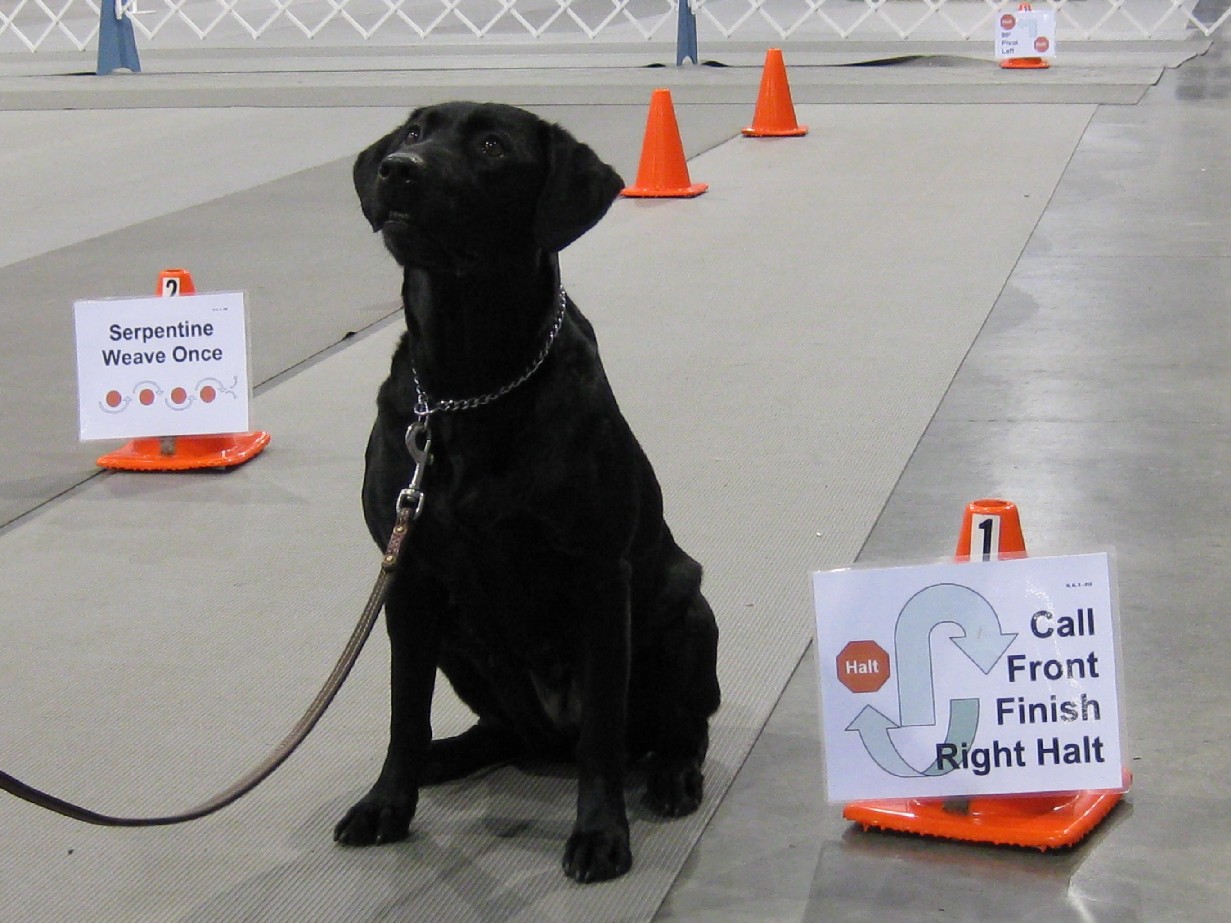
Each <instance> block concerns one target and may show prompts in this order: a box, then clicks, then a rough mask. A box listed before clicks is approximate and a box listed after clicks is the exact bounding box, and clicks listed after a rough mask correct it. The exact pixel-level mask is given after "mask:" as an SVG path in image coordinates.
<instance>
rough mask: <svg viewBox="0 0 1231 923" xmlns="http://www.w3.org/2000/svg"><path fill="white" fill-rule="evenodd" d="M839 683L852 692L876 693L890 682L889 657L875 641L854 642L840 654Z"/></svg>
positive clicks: (837, 664) (837, 665)
mask: <svg viewBox="0 0 1231 923" xmlns="http://www.w3.org/2000/svg"><path fill="white" fill-rule="evenodd" d="M836 667H837V670H838V682H840V683H841V684H842V685H843V686H845V687H846V688H847V689H849V690H850V691H851V692H876V691H877V690H878V689H880V687H881V686H883V685H885V683H886V682H888V681H889V655H888V654H887V653H885V649H884V648H883V647H881V646H880V645H879V644H877V643H876V642H875V641H852V642H851V643H850V644H848V645H847V646H846V647H844V648H842V652H841V653H840V654H838V657H837V662H836Z"/></svg>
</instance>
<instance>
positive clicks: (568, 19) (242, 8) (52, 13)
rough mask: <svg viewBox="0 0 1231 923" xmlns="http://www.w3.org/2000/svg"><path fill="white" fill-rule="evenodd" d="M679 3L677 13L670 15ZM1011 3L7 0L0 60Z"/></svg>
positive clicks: (1146, 18) (935, 15)
mask: <svg viewBox="0 0 1231 923" xmlns="http://www.w3.org/2000/svg"><path fill="white" fill-rule="evenodd" d="M680 2H683V3H685V6H684V7H683V8H682V9H681V7H680ZM1016 5H1017V0H5V2H4V3H3V4H0V53H2V52H13V51H18V52H19V51H29V52H37V51H41V50H47V51H54V50H59V51H63V50H70V49H71V50H76V51H82V50H84V49H86V48H87V47H89V46H91V45H92V44H93V43H94V42H95V41H96V40H97V37H98V33H99V21H100V15H101V14H102V12H103V10H104V9H106V10H108V11H109V12H113V13H115V14H116V15H117V16H122V17H126V18H127V19H128V20H129V21H131V23H132V25H133V28H134V31H135V33H136V35H137V36H138V37H139V38H140V39H141V44H142V45H143V46H146V47H153V48H185V47H196V46H202V45H208V46H212V47H237V46H238V47H242V46H247V45H252V44H254V43H256V42H257V41H258V40H259V43H260V44H261V45H262V46H274V47H281V46H296V45H298V46H303V45H307V44H316V45H322V44H323V45H335V44H336V45H348V44H350V45H354V44H368V45H388V46H405V45H408V44H416V43H429V42H430V43H439V44H471V43H488V44H507V45H516V44H521V43H524V42H527V41H529V42H536V41H540V42H542V41H557V42H559V41H572V42H576V41H589V42H596V41H604V42H651V41H661V42H669V41H671V38H672V36H673V33H674V32H675V31H676V30H677V28H678V29H679V32H680V34H681V35H683V34H684V28H683V26H684V24H685V23H686V22H687V23H689V24H690V25H691V26H692V27H693V28H695V27H696V26H697V25H699V26H700V28H701V30H702V33H703V35H704V37H705V40H706V41H715V40H716V41H722V40H743V41H761V40H768V41H773V42H781V41H785V40H787V39H799V40H813V41H832V40H835V39H838V40H843V39H851V40H867V41H884V40H901V39H921V40H933V41H935V40H954V39H960V40H976V41H984V40H990V39H989V38H988V37H989V35H991V31H992V29H993V23H994V22H995V20H996V18H997V17H999V16H1000V14H1001V13H1002V12H1004V11H1006V10H1012V9H1015V8H1016ZM1036 6H1037V8H1039V9H1046V8H1051V9H1053V10H1054V11H1055V12H1056V24H1057V29H1058V31H1059V33H1060V35H1061V37H1062V38H1064V39H1077V40H1083V39H1103V40H1110V39H1114V40H1126V39H1127V40H1132V39H1160V38H1163V39H1166V38H1172V39H1178V38H1183V37H1184V36H1185V35H1188V34H1191V33H1193V32H1199V33H1201V34H1204V35H1206V36H1209V35H1211V34H1212V33H1213V32H1214V31H1215V30H1216V29H1218V28H1219V27H1220V26H1222V24H1223V23H1224V22H1226V20H1227V19H1228V17H1231V7H1228V6H1226V4H1225V3H1223V2H1222V0H1054V2H1046V0H1044V2H1040V3H1038V4H1036Z"/></svg>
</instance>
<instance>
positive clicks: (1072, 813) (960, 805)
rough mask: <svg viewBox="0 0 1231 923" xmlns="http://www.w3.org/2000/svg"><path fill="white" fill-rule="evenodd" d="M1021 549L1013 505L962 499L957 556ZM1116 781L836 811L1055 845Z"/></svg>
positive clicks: (1091, 820)
mask: <svg viewBox="0 0 1231 923" xmlns="http://www.w3.org/2000/svg"><path fill="white" fill-rule="evenodd" d="M972 551H973V552H974V553H973V554H972ZM1025 554H1026V542H1025V539H1024V538H1023V537H1022V526H1021V518H1020V517H1019V515H1018V512H1017V507H1016V505H1014V504H1012V503H1010V502H1009V501H1007V500H995V499H984V500H975V501H973V502H971V503H969V504H967V506H966V513H965V516H964V517H963V520H962V531H961V532H960V533H959V534H958V540H957V557H958V559H959V560H971V559H972V558H973V559H975V560H980V559H981V560H984V561H988V560H992V559H993V558H997V559H1004V558H1018V557H1024V556H1025ZM1122 779H1123V785H1124V789H1123V791H1109V792H1102V791H1083V792H1055V793H1050V794H1044V795H979V796H974V797H969V798H902V799H885V800H878V801H855V802H852V803H851V804H848V805H847V806H846V807H845V808H843V810H842V816H843V817H845V818H846V819H847V820H850V821H854V822H855V823H857V824H861V825H862V826H863V828H864V829H865V830H866V829H868V828H869V827H876V828H877V829H881V830H895V831H897V832H899V833H916V834H920V835H922V836H936V837H942V838H944V839H949V840H966V841H969V842H975V843H993V844H995V845H998V846H1026V847H1033V848H1035V849H1041V850H1048V849H1057V848H1059V847H1063V846H1073V845H1075V844H1076V843H1078V842H1080V841H1081V840H1082V839H1083V838H1084V837H1085V836H1086V835H1087V834H1088V833H1090V831H1091V830H1093V829H1094V828H1095V827H1097V826H1098V825H1099V823H1100V822H1101V821H1102V820H1103V818H1105V817H1106V816H1107V815H1108V814H1110V813H1111V809H1112V808H1114V807H1115V806H1116V804H1118V803H1119V801H1120V799H1121V798H1122V797H1123V795H1124V792H1126V791H1128V789H1129V786H1130V785H1132V780H1133V776H1132V773H1131V772H1129V771H1128V770H1127V769H1125V770H1123V775H1122Z"/></svg>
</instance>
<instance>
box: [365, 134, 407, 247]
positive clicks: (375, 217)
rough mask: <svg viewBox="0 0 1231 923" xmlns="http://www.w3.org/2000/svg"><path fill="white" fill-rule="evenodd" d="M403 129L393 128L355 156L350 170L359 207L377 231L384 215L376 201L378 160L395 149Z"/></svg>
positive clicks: (382, 222)
mask: <svg viewBox="0 0 1231 923" xmlns="http://www.w3.org/2000/svg"><path fill="white" fill-rule="evenodd" d="M404 130H405V127H404V126H399V127H397V128H395V129H393V131H391V132H389V134H387V135H385V136H384V137H383V138H381V139H380V140H379V141H377V142H376V143H375V144H372V145H370V146H369V147H368V148H367V149H366V150H364V151H363V152H362V153H360V155H359V156H358V157H356V158H355V166H354V169H353V170H352V174H353V176H354V179H355V192H357V193H358V194H359V207H360V208H362V209H363V217H365V218H367V219H368V223H369V224H371V225H372V230H373V231H379V230H380V228H381V225H382V224H384V216H383V215H381V214H380V209H379V207H378V206H377V202H376V174H377V171H378V170H379V169H380V162H381V161H382V160H384V159H385V158H386V157H387V156H388V155H389V154H392V153H393V152H394V151H395V150H397V147H398V144H399V141H400V139H401V137H402V132H403V131H404Z"/></svg>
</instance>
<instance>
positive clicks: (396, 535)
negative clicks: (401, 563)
mask: <svg viewBox="0 0 1231 923" xmlns="http://www.w3.org/2000/svg"><path fill="white" fill-rule="evenodd" d="M406 447H407V448H408V449H409V450H410V455H411V459H412V461H413V462H414V466H415V467H414V472H413V474H412V475H411V479H410V484H409V485H408V486H407V487H406V488H405V489H404V490H403V491H402V492H401V493H400V494H399V495H398V500H397V518H396V519H395V520H394V525H393V534H392V535H391V536H390V538H389V544H388V545H387V546H386V547H385V555H384V557H383V558H382V559H381V562H380V574H379V575H378V576H377V578H376V584H375V586H373V587H372V593H371V595H370V596H369V597H368V602H367V605H366V606H364V607H363V612H362V613H361V614H360V616H359V622H358V624H357V625H356V626H355V630H354V631H353V632H352V633H351V636H350V639H349V640H348V641H347V642H346V647H345V648H344V649H343V650H342V655H341V656H340V657H339V658H338V662H337V663H336V664H335V665H334V668H333V671H332V672H331V673H330V674H329V676H328V678H327V679H326V680H325V684H324V685H323V686H322V687H321V691H320V692H318V693H317V695H316V698H315V699H313V700H312V703H311V704H310V705H309V706H308V709H307V711H305V712H304V715H303V717H302V718H300V719H299V721H298V722H297V723H296V724H295V726H294V727H293V728H291V731H290V733H288V734H287V735H286V737H284V738H283V739H282V741H281V743H279V744H278V745H277V746H276V747H274V749H273V750H272V751H271V752H270V754H269V755H268V756H267V757H265V759H264V760H263V761H262V762H261V763H259V764H258V765H257V766H256V767H255V768H253V769H252V770H251V771H250V772H248V773H247V774H246V775H244V776H243V777H241V778H240V779H238V780H237V781H236V782H234V783H233V784H232V785H230V786H229V787H227V788H225V789H223V790H222V791H220V792H218V794H216V795H214V796H213V797H212V798H210V799H209V800H208V801H204V802H202V803H201V804H199V805H197V806H196V807H193V808H189V809H188V810H186V811H182V812H180V813H178V814H167V815H163V816H158V817H114V816H112V815H109V814H100V813H98V812H97V811H91V810H90V809H89V808H83V807H81V806H80V805H76V804H73V803H72V802H69V801H65V800H64V799H63V798H57V797H56V796H55V795H49V794H47V792H44V791H40V790H39V789H37V788H35V787H34V786H32V785H27V784H26V783H25V782H22V781H21V780H20V779H16V778H14V777H13V776H11V775H9V774H8V773H6V772H0V789H2V790H4V791H6V792H8V793H9V794H10V795H16V796H17V797H18V798H21V799H22V800H24V801H28V802H30V803H31V804H35V805H38V806H39V807H40V808H46V809H47V810H48V811H54V812H55V813H56V814H63V815H64V816H65V817H71V818H72V819H73V820H79V821H83V822H84V823H87V824H95V825H97V826H100V827H165V826H168V825H170V824H182V823H184V822H186V821H190V820H196V819H197V818H199V817H205V816H206V815H208V814H213V813H214V812H216V811H219V810H221V809H222V808H225V807H226V806H227V805H229V804H232V803H233V802H235V801H238V800H239V799H240V798H242V797H243V796H244V795H246V794H248V792H250V791H252V790H253V789H254V788H256V787H257V786H258V785H260V784H261V783H262V782H264V781H265V780H266V779H267V778H269V776H270V775H272V774H273V772H274V770H275V769H277V768H278V767H279V766H281V765H282V764H283V763H284V762H286V760H287V758H288V757H289V756H290V755H291V754H292V753H294V752H295V751H296V750H297V749H298V748H299V745H300V744H301V743H303V742H304V739H305V738H306V737H307V736H308V734H309V733H310V732H311V731H312V729H313V728H314V727H316V723H317V722H318V721H319V720H320V719H321V716H322V715H324V714H325V710H326V709H327V708H329V705H330V703H332V702H333V700H334V697H335V696H336V695H337V694H338V690H339V689H341V688H342V683H344V682H345V681H346V677H347V676H348V675H349V674H350V671H351V668H352V667H354V665H355V661H356V660H358V659H359V652H360V651H361V650H363V645H364V643H365V642H366V641H367V640H368V637H369V636H370V635H371V634H372V627H373V626H374V625H375V624H376V617H377V616H378V615H379V614H380V610H381V607H382V606H383V605H384V604H385V597H386V596H387V595H388V593H389V585H390V583H391V582H392V581H393V577H394V571H395V570H396V568H397V563H398V559H399V557H400V556H401V552H402V547H403V545H404V544H405V542H406V539H407V538H408V537H409V536H410V533H411V530H412V529H413V527H414V524H415V520H417V519H418V518H419V516H420V514H421V513H422V512H423V490H422V483H423V473H424V470H425V469H426V468H427V464H428V460H429V454H428V453H429V452H430V451H431V447H432V441H431V437H430V436H429V435H428V433H427V431H426V428H424V427H422V426H420V424H417V423H416V424H412V425H411V427H410V429H409V430H407V432H406Z"/></svg>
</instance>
